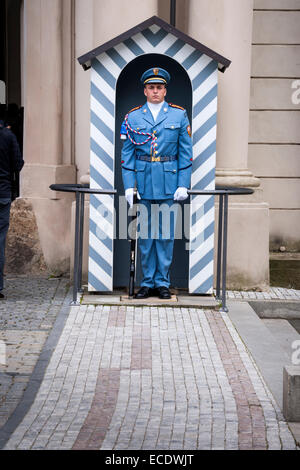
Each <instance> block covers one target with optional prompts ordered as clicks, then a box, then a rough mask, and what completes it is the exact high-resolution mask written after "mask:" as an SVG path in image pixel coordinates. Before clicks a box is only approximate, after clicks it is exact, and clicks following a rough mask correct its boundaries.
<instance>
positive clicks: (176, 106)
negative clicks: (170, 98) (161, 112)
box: [169, 103, 185, 111]
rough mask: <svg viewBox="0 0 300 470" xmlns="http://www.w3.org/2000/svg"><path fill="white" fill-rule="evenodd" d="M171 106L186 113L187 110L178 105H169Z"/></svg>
mask: <svg viewBox="0 0 300 470" xmlns="http://www.w3.org/2000/svg"><path fill="white" fill-rule="evenodd" d="M169 106H171V108H178V109H182V111H185V109H184V108H183V107H182V106H179V105H178V104H174V103H169Z"/></svg>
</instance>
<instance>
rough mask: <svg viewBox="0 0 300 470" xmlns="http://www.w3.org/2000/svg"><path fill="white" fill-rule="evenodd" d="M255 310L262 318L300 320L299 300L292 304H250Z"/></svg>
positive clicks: (276, 302)
mask: <svg viewBox="0 0 300 470" xmlns="http://www.w3.org/2000/svg"><path fill="white" fill-rule="evenodd" d="M249 304H250V305H251V307H252V308H253V310H254V311H255V312H256V313H257V315H258V316H259V317H260V318H284V319H286V320H288V319H291V318H300V302H299V300H298V301H297V300H296V301H294V302H290V301H288V302H287V301H285V302H278V301H273V302H272V301H270V302H268V301H259V300H256V301H251V302H249Z"/></svg>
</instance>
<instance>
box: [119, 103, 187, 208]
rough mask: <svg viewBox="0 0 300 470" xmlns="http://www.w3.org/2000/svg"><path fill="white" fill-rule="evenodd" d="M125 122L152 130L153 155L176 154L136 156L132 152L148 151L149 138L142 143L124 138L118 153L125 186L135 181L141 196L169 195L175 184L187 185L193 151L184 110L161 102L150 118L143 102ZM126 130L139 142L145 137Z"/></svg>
mask: <svg viewBox="0 0 300 470" xmlns="http://www.w3.org/2000/svg"><path fill="white" fill-rule="evenodd" d="M128 124H129V125H130V127H131V128H132V129H135V130H137V131H141V132H148V133H151V134H152V133H154V135H155V144H156V145H155V146H154V148H153V149H154V155H153V156H154V157H159V156H177V160H174V161H166V162H155V161H154V162H147V161H143V160H138V159H136V155H148V156H149V155H150V147H151V140H152V139H150V140H149V141H148V142H147V143H145V144H143V145H135V144H133V143H132V142H131V141H130V139H128V138H127V140H125V141H124V145H123V149H122V155H121V160H122V177H123V184H124V188H125V190H126V189H128V188H133V187H134V185H135V182H136V183H137V190H138V192H139V194H140V196H141V197H142V199H172V198H173V195H174V192H175V191H176V189H177V188H178V187H179V186H184V187H186V188H189V186H190V180H191V173H192V156H193V151H192V138H191V131H190V123H189V119H188V117H187V113H186V111H185V110H184V109H183V108H179V107H176V105H171V104H168V103H164V104H163V106H162V108H161V110H160V112H159V114H158V116H157V118H156V121H155V122H154V120H153V117H152V113H151V111H150V110H149V108H148V106H147V103H146V104H144V106H142V107H139V108H138V109H134V110H132V111H131V112H130V113H129V116H128ZM129 132H130V135H131V137H132V138H133V140H134V141H135V142H138V143H139V142H140V143H141V142H144V141H145V140H146V139H147V136H144V135H138V134H136V133H133V132H131V131H129ZM155 152H156V153H155Z"/></svg>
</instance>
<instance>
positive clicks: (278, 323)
mask: <svg viewBox="0 0 300 470" xmlns="http://www.w3.org/2000/svg"><path fill="white" fill-rule="evenodd" d="M262 321H263V323H264V325H266V327H267V328H268V329H269V331H270V332H271V333H272V335H273V336H274V338H275V339H276V340H277V341H278V342H279V343H280V345H281V347H282V348H283V349H284V350H285V352H286V353H287V355H288V356H289V358H290V359H291V357H292V354H293V352H294V349H293V347H292V344H293V342H294V341H297V340H299V339H300V335H299V333H298V332H297V331H296V330H295V328H293V327H292V325H290V323H289V322H288V320H282V319H280V318H275V319H274V318H265V319H262ZM290 363H291V361H290Z"/></svg>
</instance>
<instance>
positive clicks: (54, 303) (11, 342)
mask: <svg viewBox="0 0 300 470" xmlns="http://www.w3.org/2000/svg"><path fill="white" fill-rule="evenodd" d="M6 283H7V289H5V295H6V300H1V301H0V429H1V428H2V427H3V426H4V424H5V423H6V422H7V420H8V418H9V417H10V416H11V415H12V413H13V412H14V410H15V408H16V406H17V405H18V403H19V402H20V400H21V398H22V396H23V394H24V391H25V390H26V388H27V386H28V383H29V380H30V377H31V375H32V372H33V369H34V367H35V365H36V363H37V361H38V358H39V356H40V354H41V351H42V349H43V346H44V344H45V340H46V338H47V336H48V334H49V332H50V331H51V328H52V326H53V324H54V321H55V319H56V317H57V314H58V312H59V311H60V309H61V305H62V303H63V301H64V299H65V296H66V290H67V280H66V279H62V280H59V279H52V280H48V279H47V278H45V277H44V278H43V277H37V278H34V277H33V278H30V279H29V278H28V277H25V276H18V277H9V278H7V279H6Z"/></svg>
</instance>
